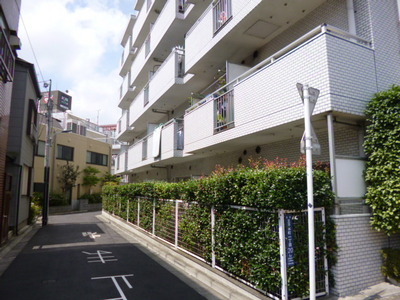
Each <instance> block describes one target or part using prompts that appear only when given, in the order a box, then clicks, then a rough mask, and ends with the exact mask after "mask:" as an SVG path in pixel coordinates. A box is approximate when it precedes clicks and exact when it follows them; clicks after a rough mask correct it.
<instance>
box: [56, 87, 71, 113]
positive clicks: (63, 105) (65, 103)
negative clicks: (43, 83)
mask: <svg viewBox="0 0 400 300" xmlns="http://www.w3.org/2000/svg"><path fill="white" fill-rule="evenodd" d="M56 93H57V100H56V104H57V108H58V109H59V110H60V111H66V110H71V106H72V97H71V96H70V95H67V94H65V93H63V92H60V91H56Z"/></svg>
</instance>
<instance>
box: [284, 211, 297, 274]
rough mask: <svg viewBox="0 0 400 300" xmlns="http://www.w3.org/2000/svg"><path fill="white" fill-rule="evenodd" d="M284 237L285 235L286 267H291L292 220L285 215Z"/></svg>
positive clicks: (292, 253) (292, 247) (292, 259)
mask: <svg viewBox="0 0 400 300" xmlns="http://www.w3.org/2000/svg"><path fill="white" fill-rule="evenodd" d="M285 235H286V263H287V266H288V267H293V266H294V265H295V261H294V234H293V219H292V215H291V214H285Z"/></svg>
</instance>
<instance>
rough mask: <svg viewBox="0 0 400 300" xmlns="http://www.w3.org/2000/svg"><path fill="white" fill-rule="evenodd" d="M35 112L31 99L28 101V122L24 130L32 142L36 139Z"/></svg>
mask: <svg viewBox="0 0 400 300" xmlns="http://www.w3.org/2000/svg"><path fill="white" fill-rule="evenodd" d="M36 124H37V110H36V105H35V101H33V100H32V99H30V100H29V108H28V122H27V128H26V134H27V135H28V136H29V137H30V138H31V139H32V140H33V141H35V140H36V137H37V127H36Z"/></svg>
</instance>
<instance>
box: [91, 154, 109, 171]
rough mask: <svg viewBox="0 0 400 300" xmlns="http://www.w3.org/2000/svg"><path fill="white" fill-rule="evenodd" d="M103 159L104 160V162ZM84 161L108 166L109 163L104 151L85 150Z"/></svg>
mask: <svg viewBox="0 0 400 300" xmlns="http://www.w3.org/2000/svg"><path fill="white" fill-rule="evenodd" d="M100 161H101V162H100ZM104 161H105V163H104ZM86 163H87V164H91V165H97V166H104V167H108V166H109V164H110V162H109V155H107V154H104V153H99V152H93V151H87V152H86Z"/></svg>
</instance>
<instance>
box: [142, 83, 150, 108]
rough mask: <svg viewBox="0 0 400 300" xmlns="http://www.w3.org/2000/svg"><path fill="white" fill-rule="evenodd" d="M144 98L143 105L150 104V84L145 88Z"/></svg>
mask: <svg viewBox="0 0 400 300" xmlns="http://www.w3.org/2000/svg"><path fill="white" fill-rule="evenodd" d="M143 94H144V98H143V107H144V106H146V105H147V104H149V85H147V86H146V87H145V88H144V90H143Z"/></svg>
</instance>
